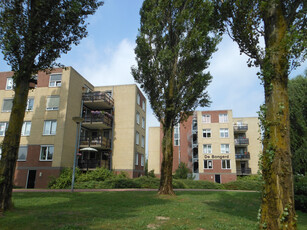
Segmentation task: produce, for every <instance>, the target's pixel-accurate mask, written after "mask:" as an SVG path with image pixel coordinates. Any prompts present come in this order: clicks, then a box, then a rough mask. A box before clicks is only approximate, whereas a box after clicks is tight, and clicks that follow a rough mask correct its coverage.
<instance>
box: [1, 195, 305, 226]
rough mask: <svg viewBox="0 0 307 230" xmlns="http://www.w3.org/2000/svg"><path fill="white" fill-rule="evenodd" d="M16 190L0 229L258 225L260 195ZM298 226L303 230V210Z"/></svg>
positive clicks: (2, 218)
mask: <svg viewBox="0 0 307 230" xmlns="http://www.w3.org/2000/svg"><path fill="white" fill-rule="evenodd" d="M176 194H177V196H176V197H158V196H157V194H156V192H92V193H73V194H71V193H14V194H13V200H14V204H15V209H14V210H13V211H10V212H7V213H6V214H5V216H4V217H1V218H0V229H1V230H4V229H9V230H12V229H22V230H24V229H31V230H32V229H40V230H41V229H42V230H45V229H63V230H64V229H65V230H69V229H167V230H172V229H195V230H216V229H222V230H227V229H233V230H240V229H242V230H248V229H257V213H258V208H259V205H260V194H259V193H240V192H177V193H176ZM298 215H299V228H298V229H300V230H304V229H307V213H300V212H298Z"/></svg>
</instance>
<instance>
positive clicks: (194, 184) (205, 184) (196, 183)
mask: <svg viewBox="0 0 307 230" xmlns="http://www.w3.org/2000/svg"><path fill="white" fill-rule="evenodd" d="M180 181H181V182H183V183H184V184H185V185H186V188H189V189H224V186H223V184H218V183H213V182H210V181H205V180H190V179H187V180H180Z"/></svg>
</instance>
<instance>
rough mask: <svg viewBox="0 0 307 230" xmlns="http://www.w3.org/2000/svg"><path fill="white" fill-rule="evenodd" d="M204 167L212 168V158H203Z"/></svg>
mask: <svg viewBox="0 0 307 230" xmlns="http://www.w3.org/2000/svg"><path fill="white" fill-rule="evenodd" d="M204 168H205V169H212V168H213V164H212V160H204Z"/></svg>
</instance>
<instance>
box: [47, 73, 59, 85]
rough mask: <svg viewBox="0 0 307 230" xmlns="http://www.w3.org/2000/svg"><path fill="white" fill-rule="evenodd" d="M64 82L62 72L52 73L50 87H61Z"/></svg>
mask: <svg viewBox="0 0 307 230" xmlns="http://www.w3.org/2000/svg"><path fill="white" fill-rule="evenodd" d="M61 84H62V74H61V73H60V74H52V75H50V78H49V87H59V86H61Z"/></svg>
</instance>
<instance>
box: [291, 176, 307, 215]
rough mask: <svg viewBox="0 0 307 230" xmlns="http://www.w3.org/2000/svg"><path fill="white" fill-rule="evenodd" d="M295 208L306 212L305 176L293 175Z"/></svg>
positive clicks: (306, 181)
mask: <svg viewBox="0 0 307 230" xmlns="http://www.w3.org/2000/svg"><path fill="white" fill-rule="evenodd" d="M294 200H295V208H296V209H297V210H301V211H303V212H307V176H302V175H300V176H299V175H297V176H295V177H294Z"/></svg>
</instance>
